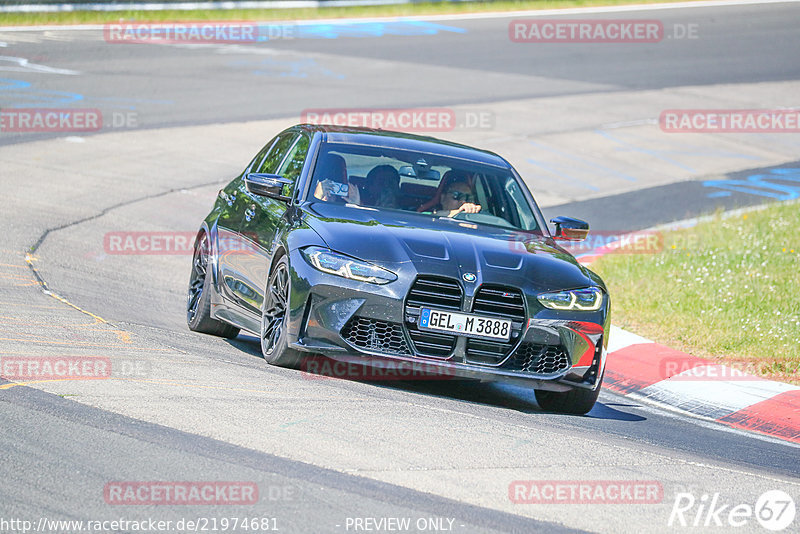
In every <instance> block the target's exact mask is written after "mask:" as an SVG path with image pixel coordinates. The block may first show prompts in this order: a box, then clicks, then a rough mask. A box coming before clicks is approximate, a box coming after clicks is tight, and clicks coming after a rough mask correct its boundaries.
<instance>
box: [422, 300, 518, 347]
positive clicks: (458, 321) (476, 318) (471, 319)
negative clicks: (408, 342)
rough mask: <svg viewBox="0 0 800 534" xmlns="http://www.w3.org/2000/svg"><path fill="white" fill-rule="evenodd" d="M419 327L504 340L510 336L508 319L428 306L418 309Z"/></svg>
mask: <svg viewBox="0 0 800 534" xmlns="http://www.w3.org/2000/svg"><path fill="white" fill-rule="evenodd" d="M419 327H420V328H423V329H426V330H439V331H441V332H449V333H451V334H457V335H460V336H476V337H490V338H492V339H502V340H505V341H508V339H509V338H510V337H511V321H509V320H508V319H495V318H492V317H481V316H480V315H472V314H468V313H455V312H446V311H441V310H431V309H430V308H422V309H421V310H420V313H419Z"/></svg>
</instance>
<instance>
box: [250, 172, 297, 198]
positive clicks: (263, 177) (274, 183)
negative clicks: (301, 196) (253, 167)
mask: <svg viewBox="0 0 800 534" xmlns="http://www.w3.org/2000/svg"><path fill="white" fill-rule="evenodd" d="M293 183H294V182H292V180H289V179H288V178H284V177H283V176H279V175H277V174H266V173H261V172H251V173H249V174H247V175H246V176H245V177H244V185H245V187H246V188H247V190H248V191H250V192H251V193H253V194H254V195H259V196H262V197H269V198H274V199H275V200H280V201H281V202H289V201H290V200H292V197H290V196H287V195H284V194H283V192H284V188H285V187H286V186H291V185H292V184H293Z"/></svg>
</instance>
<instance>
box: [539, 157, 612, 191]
mask: <svg viewBox="0 0 800 534" xmlns="http://www.w3.org/2000/svg"><path fill="white" fill-rule="evenodd" d="M527 162H528V163H530V164H531V165H535V166H537V167H541V168H543V169H545V170H547V171H550V172H551V173H553V174H555V175H556V176H560V177H561V178H564V179H565V180H566V181H567V182H568V183H569V184H571V185H577V186H579V187H583V188H584V189H589V190H590V191H598V189H597V186H594V185H592V184H590V183H587V182H584V181H583V180H579V179H578V178H575V177H574V176H570V175H569V174H567V173H565V172H561V171H559V170H557V169H554V168H553V167H552V166H551V165H548V164H546V163H543V162H541V161H537V160H535V159H531V158H528V160H527ZM538 178H542V179H545V180H549V178H546V177H543V176H539V177H538ZM551 181H555V182H557V183H560V184H563V182H562V181H558V180H551Z"/></svg>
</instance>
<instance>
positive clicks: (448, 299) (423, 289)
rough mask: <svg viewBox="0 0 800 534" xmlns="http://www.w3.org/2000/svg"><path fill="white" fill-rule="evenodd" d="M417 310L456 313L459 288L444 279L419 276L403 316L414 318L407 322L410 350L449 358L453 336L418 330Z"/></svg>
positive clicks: (459, 294) (412, 287) (453, 344)
mask: <svg viewBox="0 0 800 534" xmlns="http://www.w3.org/2000/svg"><path fill="white" fill-rule="evenodd" d="M421 308H433V309H437V310H453V311H460V310H461V286H460V285H458V282H456V281H455V280H451V279H448V278H438V277H437V278H434V277H420V278H419V279H417V281H416V282H414V285H413V286H411V289H410V290H409V292H408V298H406V317H412V318H414V322H409V323H407V325H408V335H409V337H411V343H412V345H413V346H414V350H415V351H416V352H417V353H418V354H420V355H422V356H434V357H437V358H446V357H448V356H450V354H452V352H453V349H455V347H456V339H457V338H456V336H453V335H450V334H444V333H440V332H431V331H429V330H420V329H418V328H417V321H419V310H420V309H421Z"/></svg>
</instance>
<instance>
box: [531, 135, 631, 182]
mask: <svg viewBox="0 0 800 534" xmlns="http://www.w3.org/2000/svg"><path fill="white" fill-rule="evenodd" d="M529 142H530V144H532V145H533V146H535V147H538V148H542V149H544V150H548V151H550V152H553V153H555V154H559V155H562V156H564V157H566V158H568V159H571V160H573V161H577V162H580V163H583V164H584V165H586V166H587V167H594V168H596V169H600V170H601V171H603V172H605V173H606V174H610V175H612V176H617V177H619V178H622V179H623V180H627V181H629V182H635V181H636V178H634V177H633V176H631V175H629V174H625V173H624V172H619V171H616V170H614V169H611V168H609V167H606V166H605V165H600V164H599V163H595V162H593V161H589V160H587V159H584V158H581V157H580V156H576V155H574V154H570V153H569V152H564V151H563V150H559V149H557V148H553V147H549V146H547V145H544V144H541V143H537V142H535V141H529Z"/></svg>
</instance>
